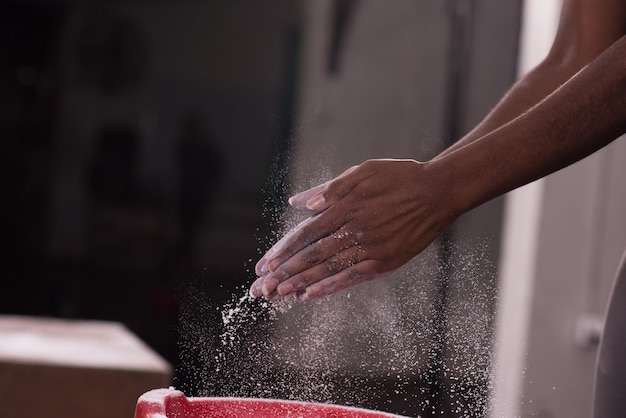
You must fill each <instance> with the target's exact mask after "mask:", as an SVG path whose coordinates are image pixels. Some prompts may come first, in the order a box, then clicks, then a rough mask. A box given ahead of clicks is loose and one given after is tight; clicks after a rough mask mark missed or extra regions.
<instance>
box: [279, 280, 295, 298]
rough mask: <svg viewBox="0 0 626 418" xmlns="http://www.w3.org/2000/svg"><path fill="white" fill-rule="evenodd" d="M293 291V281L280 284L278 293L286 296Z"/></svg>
mask: <svg viewBox="0 0 626 418" xmlns="http://www.w3.org/2000/svg"><path fill="white" fill-rule="evenodd" d="M291 292H293V285H292V284H291V283H281V284H280V285H279V286H278V294H279V295H281V296H286V295H288V294H290V293H291Z"/></svg>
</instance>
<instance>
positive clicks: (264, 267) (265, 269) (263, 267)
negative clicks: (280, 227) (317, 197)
mask: <svg viewBox="0 0 626 418" xmlns="http://www.w3.org/2000/svg"><path fill="white" fill-rule="evenodd" d="M312 219H313V218H308V219H306V220H304V221H303V222H301V223H300V224H299V225H298V226H296V227H295V228H293V229H292V230H290V231H289V232H287V233H286V234H285V235H284V236H283V237H282V238H281V239H280V240H278V241H277V242H276V243H275V244H274V245H273V246H272V247H271V248H270V249H269V250H267V252H266V253H265V254H264V255H263V257H261V259H260V260H259V261H258V262H257V263H256V265H255V266H254V271H255V273H256V275H257V276H265V275H266V274H268V273H269V272H270V269H269V266H268V261H269V260H270V259H271V258H272V257H274V256H275V255H276V254H277V253H278V252H280V251H282V249H283V247H284V246H285V244H286V243H287V242H288V241H289V240H290V239H292V237H293V235H294V234H296V233H298V231H299V228H302V227H304V226H305V225H306V224H308V223H311V222H312Z"/></svg>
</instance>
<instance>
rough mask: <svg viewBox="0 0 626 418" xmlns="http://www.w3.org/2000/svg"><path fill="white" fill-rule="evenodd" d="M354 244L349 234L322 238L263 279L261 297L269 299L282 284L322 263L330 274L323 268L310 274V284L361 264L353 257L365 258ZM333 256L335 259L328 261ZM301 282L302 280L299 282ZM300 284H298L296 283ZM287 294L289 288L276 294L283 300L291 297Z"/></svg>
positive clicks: (286, 287) (340, 232)
mask: <svg viewBox="0 0 626 418" xmlns="http://www.w3.org/2000/svg"><path fill="white" fill-rule="evenodd" d="M355 244H356V240H355V239H354V237H352V236H351V234H347V233H344V232H342V231H337V232H336V233H334V234H332V235H330V236H328V237H325V238H323V239H321V240H319V241H317V242H315V243H313V244H311V245H310V246H308V247H305V248H304V249H302V250H301V251H299V252H298V253H296V254H294V255H293V256H291V257H290V258H288V259H287V260H286V261H285V262H284V263H282V264H281V265H280V266H279V267H278V268H277V269H275V270H272V272H271V273H269V274H267V275H266V276H265V277H264V280H263V282H262V283H261V285H260V286H261V293H262V294H263V295H264V296H266V297H267V296H268V295H271V294H272V293H275V292H277V291H278V286H279V285H281V283H283V282H285V281H287V280H288V279H290V278H292V277H293V276H296V275H298V274H300V273H303V272H305V271H306V270H309V269H311V268H312V267H315V266H317V265H319V264H322V265H324V263H326V262H327V264H326V269H330V270H332V272H328V271H326V272H324V269H323V268H318V269H316V270H314V271H312V272H311V273H313V275H312V276H311V278H310V280H314V279H317V280H321V279H323V278H325V277H328V276H330V275H332V274H334V273H336V272H337V271H339V270H341V269H344V268H346V267H347V266H348V265H351V264H354V263H355V262H358V261H361V260H360V259H359V260H356V261H355V257H359V256H360V257H363V256H364V253H363V252H362V251H359V250H358V249H357V248H356V247H354V245H355ZM350 247H353V248H352V249H351V250H350V251H348V252H345V251H344V250H346V249H348V248H350ZM333 256H335V257H336V258H335V259H331V258H332V257H333ZM301 279H302V278H300V279H299V280H301ZM299 280H298V281H297V282H299ZM288 290H289V286H283V291H282V293H280V292H279V294H281V295H283V296H286V295H287V294H290V293H292V292H291V291H288Z"/></svg>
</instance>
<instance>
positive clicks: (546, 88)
mask: <svg viewBox="0 0 626 418" xmlns="http://www.w3.org/2000/svg"><path fill="white" fill-rule="evenodd" d="M581 67H582V63H579V62H574V61H568V62H559V61H558V60H556V59H547V60H546V61H544V62H543V63H541V64H540V65H539V66H538V67H536V68H535V69H534V70H532V71H530V72H529V73H528V74H526V75H525V76H524V77H522V78H521V79H520V80H518V81H517V82H516V83H515V84H514V85H513V86H512V87H511V89H510V90H509V91H508V92H507V94H506V95H505V96H504V97H503V98H502V99H501V100H500V102H498V104H497V105H496V106H495V107H494V108H493V109H492V110H491V111H490V112H489V114H488V115H487V116H486V117H485V118H484V119H483V120H482V121H481V122H480V123H479V124H478V125H477V126H476V127H475V128H474V129H473V130H471V131H470V132H469V133H467V134H466V135H465V136H464V137H462V138H461V139H459V140H458V141H457V142H455V143H454V144H453V145H452V146H450V147H449V148H447V149H445V150H444V151H443V152H441V153H440V154H439V155H437V157H436V158H440V157H442V156H444V155H447V154H449V153H451V152H454V151H456V150H457V149H459V148H462V147H464V146H465V145H468V144H470V143H472V142H474V141H475V140H477V139H479V138H481V137H482V136H484V135H487V134H488V133H490V132H493V131H494V130H496V129H498V128H500V127H501V126H503V125H505V124H507V123H509V122H510V121H512V120H514V119H515V118H517V117H518V116H520V115H521V114H522V113H524V112H526V111H527V110H528V109H530V108H531V107H533V106H535V105H536V104H537V103H539V102H540V101H541V100H542V99H544V98H545V97H546V96H548V95H549V94H550V93H552V92H553V91H554V90H556V89H557V88H558V87H559V86H561V85H562V84H563V83H565V82H566V81H567V80H568V79H569V78H570V77H572V76H573V75H574V74H576V72H577V71H579V70H580V69H581Z"/></svg>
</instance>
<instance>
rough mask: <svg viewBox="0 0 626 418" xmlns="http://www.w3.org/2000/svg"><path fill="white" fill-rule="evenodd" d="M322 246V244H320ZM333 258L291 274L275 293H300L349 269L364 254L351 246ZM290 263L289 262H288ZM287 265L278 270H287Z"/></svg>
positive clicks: (285, 294) (283, 294) (284, 294)
mask: <svg viewBox="0 0 626 418" xmlns="http://www.w3.org/2000/svg"><path fill="white" fill-rule="evenodd" d="M321 245H322V246H323V245H324V244H321ZM331 254H335V255H334V256H331V257H328V258H326V259H324V260H323V261H321V262H319V263H318V264H316V265H314V266H313V267H310V268H308V269H306V270H303V271H300V272H299V273H297V274H292V275H290V276H291V277H289V278H288V279H286V280H283V281H282V283H280V284H279V285H278V287H277V288H276V291H277V292H278V294H279V295H281V296H283V297H284V296H289V295H291V294H292V293H296V294H298V293H300V292H302V291H304V290H305V289H306V288H307V287H309V286H310V285H312V284H314V283H317V282H319V281H321V280H324V279H326V278H328V277H330V276H333V275H335V274H337V273H339V272H340V271H342V270H345V269H346V268H349V267H351V266H353V265H355V264H356V263H358V262H360V261H362V260H363V259H364V258H365V253H364V252H363V251H362V250H361V249H360V248H358V247H355V246H351V247H348V248H346V249H345V250H343V251H340V252H338V253H336V252H333V253H331ZM290 261H291V260H290ZM289 267H290V266H288V265H287V263H285V264H283V266H281V267H280V269H283V268H284V269H288V268H289Z"/></svg>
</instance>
